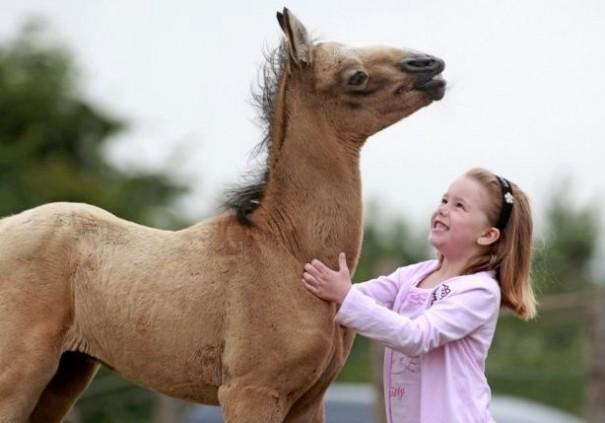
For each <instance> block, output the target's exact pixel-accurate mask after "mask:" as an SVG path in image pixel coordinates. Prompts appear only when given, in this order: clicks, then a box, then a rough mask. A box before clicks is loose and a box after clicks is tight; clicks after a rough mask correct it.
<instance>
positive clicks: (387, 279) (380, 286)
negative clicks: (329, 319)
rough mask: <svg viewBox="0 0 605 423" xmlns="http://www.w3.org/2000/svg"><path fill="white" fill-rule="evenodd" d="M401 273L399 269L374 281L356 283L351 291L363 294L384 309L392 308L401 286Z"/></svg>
mask: <svg viewBox="0 0 605 423" xmlns="http://www.w3.org/2000/svg"><path fill="white" fill-rule="evenodd" d="M403 269H405V268H403ZM401 273H402V268H399V269H397V270H396V271H395V272H393V273H391V274H390V275H388V276H379V277H378V278H376V279H372V280H369V281H366V282H361V283H356V284H354V285H353V287H352V288H351V290H356V291H359V292H361V293H363V295H365V296H367V297H369V298H371V299H373V300H374V301H375V302H377V303H378V304H381V305H383V306H384V307H387V308H389V309H390V308H393V302H394V301H395V297H396V296H397V293H398V292H399V289H400V285H401Z"/></svg>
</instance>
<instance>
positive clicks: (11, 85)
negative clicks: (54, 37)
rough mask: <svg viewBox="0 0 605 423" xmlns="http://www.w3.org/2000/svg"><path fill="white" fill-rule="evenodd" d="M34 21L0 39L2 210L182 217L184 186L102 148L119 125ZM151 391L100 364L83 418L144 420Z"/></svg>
mask: <svg viewBox="0 0 605 423" xmlns="http://www.w3.org/2000/svg"><path fill="white" fill-rule="evenodd" d="M48 35H49V34H48V32H47V31H46V30H45V28H44V27H43V26H41V25H39V24H28V25H27V26H26V27H24V29H23V30H22V31H21V32H20V33H19V34H18V35H17V36H16V37H15V38H14V39H11V40H8V41H6V40H5V41H4V42H0V216H6V215H9V214H13V213H17V212H19V211H22V210H24V209H27V208H30V207H34V206H37V205H40V204H43V203H47V202H52V201H76V202H86V203H90V204H94V205H97V206H99V207H102V208H104V209H106V210H108V211H110V212H112V213H114V214H116V215H118V216H120V217H122V218H125V219H128V220H132V221H136V222H139V223H148V224H149V223H154V224H156V225H157V223H158V222H162V226H165V227H172V226H175V225H178V224H182V222H183V220H182V219H179V218H178V216H176V217H175V215H173V214H172V213H171V212H170V211H169V207H170V205H171V204H172V203H173V201H174V200H175V199H176V198H177V197H178V196H179V195H181V194H182V193H184V192H185V187H183V186H181V185H180V184H178V183H176V182H175V181H174V180H173V178H171V177H170V176H168V175H165V174H161V173H158V172H138V173H137V172H124V171H121V170H118V169H116V168H115V167H114V166H112V164H111V163H109V162H108V161H107V159H106V158H105V156H104V147H105V145H106V143H107V141H108V140H109V139H110V138H111V137H112V136H114V135H116V134H117V133H118V132H119V131H120V130H122V129H123V128H124V127H125V124H124V122H123V121H122V120H120V119H118V118H116V117H115V116H112V115H110V114H109V113H108V112H106V111H103V110H101V109H100V108H99V107H97V106H96V105H94V104H92V103H91V101H90V100H88V99H86V98H85V96H84V95H83V94H82V93H81V92H80V90H79V88H78V81H77V70H76V67H75V65H74V62H73V60H72V57H71V55H70V53H69V52H68V51H67V50H66V49H65V48H63V47H61V46H60V45H57V44H53V43H50V42H49V41H48V40H49V36H48ZM151 403H152V396H151V394H150V393H149V392H147V391H144V390H142V389H139V388H135V387H134V386H133V385H131V384H129V383H127V382H125V381H123V380H121V379H120V378H118V377H117V376H115V375H114V374H112V373H110V372H108V371H107V370H104V369H103V370H102V371H101V373H100V374H99V375H98V376H97V378H96V379H95V381H94V383H93V385H92V386H91V387H90V389H89V391H87V395H86V396H85V397H84V398H83V399H82V400H81V401H80V402H79V403H78V406H79V409H80V412H81V415H82V420H83V421H86V422H115V421H120V422H130V421H131V422H139V421H149V420H150V414H149V409H150V406H151Z"/></svg>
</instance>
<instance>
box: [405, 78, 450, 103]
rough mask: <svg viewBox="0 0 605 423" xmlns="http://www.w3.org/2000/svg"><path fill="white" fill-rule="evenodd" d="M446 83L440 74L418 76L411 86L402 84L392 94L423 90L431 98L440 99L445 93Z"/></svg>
mask: <svg viewBox="0 0 605 423" xmlns="http://www.w3.org/2000/svg"><path fill="white" fill-rule="evenodd" d="M446 85H447V83H446V82H445V79H443V77H442V76H441V74H439V75H434V76H429V77H428V78H426V77H419V78H418V79H417V80H416V81H415V82H414V84H413V85H412V86H411V87H410V85H408V84H405V85H402V86H400V87H399V88H397V89H396V90H395V93H394V94H395V95H400V94H403V93H405V92H408V91H412V90H416V91H424V92H426V93H428V94H429V95H430V96H431V98H432V99H433V100H441V99H442V98H443V96H444V95H445V86H446Z"/></svg>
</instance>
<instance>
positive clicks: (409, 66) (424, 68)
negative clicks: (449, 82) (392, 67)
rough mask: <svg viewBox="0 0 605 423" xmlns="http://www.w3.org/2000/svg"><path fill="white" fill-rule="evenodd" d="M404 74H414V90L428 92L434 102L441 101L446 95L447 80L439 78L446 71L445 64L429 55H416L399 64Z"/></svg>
mask: <svg viewBox="0 0 605 423" xmlns="http://www.w3.org/2000/svg"><path fill="white" fill-rule="evenodd" d="M398 66H399V68H400V69H401V71H402V72H406V73H409V74H413V75H414V76H415V77H416V80H415V81H414V84H413V89H415V90H419V91H425V92H427V93H428V94H429V95H430V96H431V97H432V98H433V100H441V99H442V98H443V96H444V94H445V85H446V83H445V80H443V78H441V77H440V76H438V75H439V74H440V73H441V72H443V70H444V69H445V62H444V61H443V60H441V59H439V58H437V57H433V56H429V55H428V54H414V55H412V56H409V57H406V58H405V59H403V60H402V61H401V62H399V63H398Z"/></svg>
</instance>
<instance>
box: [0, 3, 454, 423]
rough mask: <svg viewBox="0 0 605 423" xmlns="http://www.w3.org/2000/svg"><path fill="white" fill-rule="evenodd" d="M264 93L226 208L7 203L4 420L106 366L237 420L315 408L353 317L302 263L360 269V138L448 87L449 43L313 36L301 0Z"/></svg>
mask: <svg viewBox="0 0 605 423" xmlns="http://www.w3.org/2000/svg"><path fill="white" fill-rule="evenodd" d="M277 19H278V22H279V25H280V27H281V29H282V30H283V33H284V41H283V44H282V47H281V48H279V49H278V50H277V52H276V53H275V55H274V56H273V59H271V60H270V61H269V66H268V68H267V69H266V71H265V73H264V76H265V84H264V85H265V90H264V91H263V92H262V93H260V95H259V96H258V100H259V101H260V103H261V105H262V107H263V109H264V113H265V117H266V121H267V124H268V126H267V131H266V134H265V137H264V140H263V144H262V145H263V146H264V148H265V149H266V151H267V163H266V168H265V169H264V172H262V173H261V174H260V177H259V179H258V180H256V181H255V182H254V183H252V184H250V185H249V186H246V187H243V188H242V189H239V190H237V191H236V192H235V193H232V195H231V196H230V198H229V199H228V201H227V204H226V210H224V211H223V212H221V213H220V214H218V215H217V216H215V217H212V218H209V219H207V220H204V221H202V222H199V223H197V224H195V225H193V226H191V227H188V228H185V229H182V230H177V231H167V230H158V229H154V228H150V227H146V226H142V225H139V224H136V223H132V222H129V221H125V220H123V219H120V218H118V217H116V216H114V215H113V214H110V213H109V212H107V211H104V210H102V209H100V208H97V207H94V206H92V205H88V204H79V203H67V202H57V203H49V204H45V205H42V206H39V207H36V208H32V209H29V210H26V211H23V212H21V213H19V214H16V215H13V216H9V217H5V218H3V219H2V220H0V240H1V242H0V369H1V373H0V422H1V423H19V422H44V423H48V422H59V421H61V420H62V419H63V418H64V416H65V415H66V414H67V413H68V411H69V410H70V408H71V407H72V406H73V404H74V403H75V401H76V400H77V398H78V397H79V395H81V393H82V392H83V391H84V390H85V389H86V387H87V385H88V384H89V383H90V381H91V379H92V378H93V376H94V375H95V373H96V372H97V370H98V369H99V366H101V365H105V366H107V367H109V368H110V369H113V370H114V371H116V372H118V373H119V374H120V375H122V376H123V377H124V378H126V379H128V380H130V381H132V382H134V383H136V384H138V385H141V386H144V387H147V388H149V389H152V390H155V391H158V392H161V393H163V394H166V395H169V396H172V397H175V398H180V399H184V400H187V401H191V402H197V403H206V404H218V405H220V406H221V408H222V412H223V415H224V417H225V421H226V422H229V423H241V422H247V423H278V422H287V423H302V422H305V423H308V422H313V423H318V422H323V421H324V418H325V417H324V407H323V395H324V393H325V391H326V389H327V388H328V386H329V384H330V383H331V381H332V380H333V379H334V378H335V377H336V375H337V373H338V372H339V370H340V369H341V367H342V366H343V363H344V362H345V359H346V358H347V355H348V353H349V350H350V348H351V344H352V341H353V337H354V334H353V333H352V332H351V331H350V330H348V329H345V328H343V327H341V326H340V325H338V324H336V323H335V322H334V321H333V317H334V315H335V312H336V307H335V305H334V304H329V303H327V302H324V301H321V300H319V299H317V298H315V297H314V296H313V295H311V294H309V293H307V292H306V291H305V289H304V287H303V286H302V283H301V275H302V271H303V264H304V263H305V262H307V261H309V260H310V259H311V258H313V257H318V258H321V259H322V260H324V261H325V262H326V263H328V264H330V265H332V266H335V265H336V263H337V255H338V253H339V252H340V251H344V252H345V253H346V255H347V257H348V261H349V263H348V265H349V266H350V268H351V269H354V268H355V265H356V263H357V259H358V256H359V250H360V245H361V240H362V198H361V178H360V168H359V160H360V149H361V147H362V146H363V144H364V143H365V141H366V139H367V138H368V137H369V136H371V135H372V134H374V133H376V132H378V131H379V130H381V129H383V128H385V127H387V126H389V125H391V124H393V123H395V122H397V121H399V120H401V119H402V118H404V117H406V116H408V115H410V114H412V113H414V112H415V111H417V110H418V109H420V108H422V107H424V106H427V105H428V104H430V103H432V102H433V101H435V100H440V99H441V98H442V97H443V95H444V92H445V82H444V80H443V79H442V78H441V77H440V74H441V73H442V71H443V69H444V62H443V61H442V60H440V59H438V58H435V57H432V56H429V55H426V54H421V53H418V52H412V51H406V50H402V49H397V48H390V47H364V48H352V47H347V46H345V45H342V44H339V43H335V42H318V41H314V40H311V39H310V37H309V35H308V33H307V30H306V29H305V26H304V25H303V24H302V23H301V22H300V20H298V19H297V18H296V17H295V16H294V15H293V14H292V13H291V12H290V11H289V10H288V9H286V8H284V9H283V11H282V12H278V13H277Z"/></svg>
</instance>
